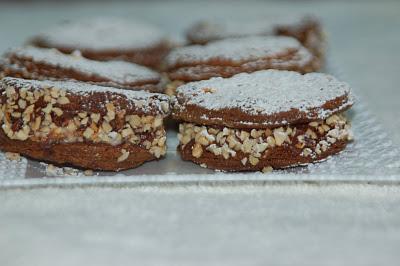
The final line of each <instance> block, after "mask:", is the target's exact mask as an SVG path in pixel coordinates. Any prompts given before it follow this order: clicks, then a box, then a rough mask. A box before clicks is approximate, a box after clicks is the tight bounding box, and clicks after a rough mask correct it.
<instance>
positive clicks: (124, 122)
mask: <svg viewBox="0 0 400 266" xmlns="http://www.w3.org/2000/svg"><path fill="white" fill-rule="evenodd" d="M0 93H1V94H0V110H1V111H0V124H1V129H0V149H1V150H3V151H6V152H13V153H20V154H22V155H25V156H28V157H31V158H34V159H37V160H43V161H48V162H52V163H56V164H59V165H64V164H67V165H73V166H78V167H82V168H88V169H98V170H111V171H118V170H123V169H128V168H133V167H137V166H139V165H141V164H143V163H144V162H146V161H150V160H155V159H159V158H161V157H162V156H163V155H165V152H166V133H165V130H164V124H163V119H164V118H165V117H166V116H167V115H168V113H169V98H168V96H166V95H163V94H156V93H149V92H145V91H128V90H121V89H115V88H111V87H101V86H96V85H91V84H87V83H80V82H72V81H36V80H26V79H19V78H10V77H6V78H3V79H2V80H1V83H0Z"/></svg>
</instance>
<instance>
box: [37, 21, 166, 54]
mask: <svg viewBox="0 0 400 266" xmlns="http://www.w3.org/2000/svg"><path fill="white" fill-rule="evenodd" d="M164 40H165V35H164V33H163V32H161V31H160V30H159V29H157V28H155V27H153V26H151V25H148V24H145V23H142V22H137V21H131V20H126V19H122V18H104V17H101V18H90V19H84V20H77V21H70V22H65V23H63V24H59V25H56V26H54V27H53V28H50V29H46V30H45V31H43V32H42V33H39V34H38V35H37V36H36V37H34V39H33V43H41V44H45V46H47V47H54V48H58V47H62V48H70V49H71V50H75V49H77V50H90V51H108V50H140V49H147V48H149V47H152V46H156V45H158V44H159V43H160V42H163V41H164Z"/></svg>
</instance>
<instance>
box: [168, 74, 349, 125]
mask: <svg viewBox="0 0 400 266" xmlns="http://www.w3.org/2000/svg"><path fill="white" fill-rule="evenodd" d="M267 83H269V85H268V84H267ZM271 84H272V85H271ZM248 86H251V87H248ZM271 86H272V87H271ZM293 86H294V87H293ZM347 86H348V85H347V84H345V83H341V82H339V81H338V80H336V79H334V78H333V77H332V76H329V75H326V74H320V73H311V74H305V75H301V74H298V73H296V72H288V71H277V70H267V71H259V72H254V73H251V74H239V75H236V76H234V77H232V78H228V79H221V78H215V79H210V80H207V81H199V82H192V83H188V84H185V85H183V86H180V87H178V90H177V95H176V97H175V98H174V101H173V103H172V107H173V111H172V118H173V119H175V120H178V121H186V122H190V123H195V124H200V125H216V126H226V127H232V128H250V129H252V128H274V127H279V126H282V125H288V124H289V125H293V124H302V123H308V122H311V121H315V120H323V119H326V118H327V117H328V116H330V115H332V114H335V113H338V112H343V111H345V110H347V109H348V108H350V107H351V106H352V104H353V98H352V96H351V94H350V90H349V88H348V87H347ZM311 89H312V91H311ZM328 93H329V94H328ZM325 94H326V95H325ZM296 101H298V102H296ZM295 102H296V105H295ZM303 102H304V103H303Z"/></svg>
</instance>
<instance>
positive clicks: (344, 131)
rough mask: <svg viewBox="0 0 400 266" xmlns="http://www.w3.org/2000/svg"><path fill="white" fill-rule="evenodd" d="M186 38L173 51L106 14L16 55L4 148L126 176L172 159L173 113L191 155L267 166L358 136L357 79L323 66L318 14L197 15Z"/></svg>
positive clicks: (203, 160)
mask: <svg viewBox="0 0 400 266" xmlns="http://www.w3.org/2000/svg"><path fill="white" fill-rule="evenodd" d="M187 41H188V42H187V45H185V46H180V47H173V46H172V45H171V43H172V42H170V41H169V40H168V37H166V35H165V34H163V33H162V32H161V31H159V30H157V29H155V28H154V27H152V26H149V25H145V24H143V23H138V22H131V21H126V20H122V19H97V18H96V19H85V20H81V21H73V22H68V23H64V24H61V25H57V26H55V27H54V28H52V29H48V30H46V31H44V32H42V33H39V34H37V35H36V36H34V37H33V38H31V39H30V41H29V44H30V46H26V47H20V48H14V49H11V50H9V51H8V52H7V53H5V54H4V55H3V57H2V58H1V59H0V76H1V77H3V79H2V80H1V82H0V91H1V96H0V110H1V112H0V123H1V125H2V130H0V149H2V150H3V151H7V152H14V153H20V154H23V155H25V156H28V157H31V158H34V159H38V160H43V161H49V162H52V163H55V164H60V165H63V164H70V165H74V166H77V167H81V168H85V169H96V170H111V171H118V170H123V169H129V168H133V167H137V166H139V165H141V164H143V163H144V162H146V161H150V160H155V159H159V158H161V157H163V156H164V155H165V154H166V129H165V126H164V120H165V119H172V120H174V121H176V122H177V124H178V125H179V133H178V139H179V146H178V148H177V149H178V151H179V153H180V154H181V157H182V159H183V160H188V161H192V162H194V163H196V164H199V165H200V166H202V167H207V168H211V169H216V170H222V171H264V172H265V171H270V170H271V169H279V168H285V167H292V166H297V165H304V164H308V163H313V162H317V161H321V160H323V159H325V158H327V157H329V156H331V155H333V154H335V153H338V152H340V151H342V150H343V149H344V148H345V147H346V144H347V143H348V142H349V141H350V140H351V139H352V134H351V130H350V122H349V121H348V120H347V118H346V116H345V111H346V110H347V109H349V108H350V107H351V106H352V104H353V96H352V94H351V91H350V88H349V86H348V85H347V84H346V83H344V82H341V81H339V80H337V79H336V78H334V77H332V76H330V75H328V74H322V73H315V72H317V71H321V70H322V69H323V62H324V52H323V51H324V46H325V41H324V38H323V34H322V30H321V26H320V24H319V22H318V20H317V19H316V18H314V17H309V16H306V17H303V16H302V17H291V18H284V17H279V18H278V19H273V18H270V19H269V20H263V21H246V22H245V23H244V22H238V21H231V22H227V21H215V22H213V21H206V22H199V23H196V24H194V25H193V26H191V27H190V28H189V29H188V31H187ZM148 67H149V68H148ZM165 94H168V95H169V96H168V95H165ZM170 113H171V114H172V115H171V116H169V115H170ZM77 154H79V156H76V155H77Z"/></svg>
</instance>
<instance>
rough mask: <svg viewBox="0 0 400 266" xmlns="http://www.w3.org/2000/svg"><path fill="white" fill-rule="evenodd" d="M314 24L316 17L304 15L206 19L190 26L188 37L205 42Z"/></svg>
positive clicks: (308, 26)
mask: <svg viewBox="0 0 400 266" xmlns="http://www.w3.org/2000/svg"><path fill="white" fill-rule="evenodd" d="M314 24H318V20H317V19H316V18H315V17H312V16H304V15H290V16H271V15H268V16H266V17H265V18H262V19H247V20H233V19H229V20H228V19H219V20H204V21H199V22H197V23H195V24H193V25H192V26H191V27H190V28H188V30H187V32H186V37H187V39H188V40H189V41H190V42H191V43H198V44H204V43H207V42H209V41H213V40H219V39H225V38H232V37H243V36H255V35H277V34H279V30H280V29H282V28H291V29H292V30H295V29H296V30H297V31H298V32H301V31H305V30H307V29H308V28H310V27H312V26H313V25H314Z"/></svg>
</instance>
